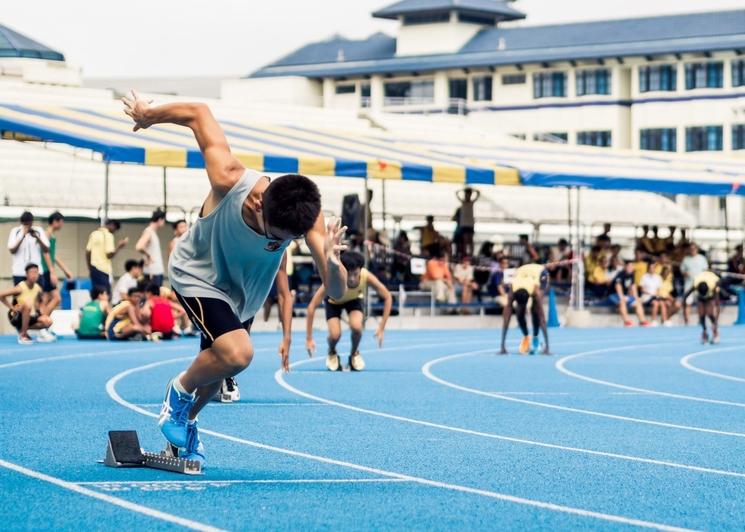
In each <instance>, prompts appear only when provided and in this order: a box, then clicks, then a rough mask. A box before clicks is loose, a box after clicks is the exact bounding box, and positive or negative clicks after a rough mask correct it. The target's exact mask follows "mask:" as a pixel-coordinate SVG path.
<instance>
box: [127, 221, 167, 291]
mask: <svg viewBox="0 0 745 532" xmlns="http://www.w3.org/2000/svg"><path fill="white" fill-rule="evenodd" d="M165 223H166V213H165V212H163V211H162V210H160V209H156V210H155V211H153V215H152V216H151V217H150V223H149V224H148V226H147V227H146V228H145V230H144V231H142V235H141V236H140V239H139V240H138V241H137V244H135V249H136V250H137V251H139V252H140V253H141V254H142V255H143V256H144V259H145V268H144V270H143V271H144V273H145V276H146V277H147V279H148V281H149V282H150V283H152V284H155V285H158V286H159V287H160V286H163V274H164V272H165V267H164V266H163V251H162V250H161V249H160V238H158V229H160V228H161V227H163V226H164V225H165Z"/></svg>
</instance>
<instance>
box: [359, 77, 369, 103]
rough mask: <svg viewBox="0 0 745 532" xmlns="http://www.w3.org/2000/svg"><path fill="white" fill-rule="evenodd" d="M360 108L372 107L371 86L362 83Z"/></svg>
mask: <svg viewBox="0 0 745 532" xmlns="http://www.w3.org/2000/svg"><path fill="white" fill-rule="evenodd" d="M360 106H362V107H370V84H369V83H360Z"/></svg>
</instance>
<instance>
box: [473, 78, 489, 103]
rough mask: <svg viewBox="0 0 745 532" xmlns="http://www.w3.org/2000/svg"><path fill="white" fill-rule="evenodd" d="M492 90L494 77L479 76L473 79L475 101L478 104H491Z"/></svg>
mask: <svg viewBox="0 0 745 532" xmlns="http://www.w3.org/2000/svg"><path fill="white" fill-rule="evenodd" d="M491 90H492V77H491V76H479V77H477V78H473V100H474V101H476V102H490V101H491Z"/></svg>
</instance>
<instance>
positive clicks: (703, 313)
mask: <svg viewBox="0 0 745 532" xmlns="http://www.w3.org/2000/svg"><path fill="white" fill-rule="evenodd" d="M720 292H721V279H720V278H719V276H718V275H717V274H716V273H714V272H712V271H708V270H707V271H704V272H701V273H700V274H698V275H697V276H696V277H695V278H694V279H693V285H691V287H690V288H689V289H688V291H687V292H686V293H685V295H684V296H683V301H686V300H687V299H688V297H689V296H690V295H691V294H695V296H696V301H697V303H698V319H699V323H700V324H701V328H702V329H703V331H702V333H701V343H702V344H705V343H707V342H709V341H711V343H712V344H718V343H719V313H720V311H721V303H720V301H719V294H720ZM706 318H709V321H711V336H709V332H708V329H707V328H706Z"/></svg>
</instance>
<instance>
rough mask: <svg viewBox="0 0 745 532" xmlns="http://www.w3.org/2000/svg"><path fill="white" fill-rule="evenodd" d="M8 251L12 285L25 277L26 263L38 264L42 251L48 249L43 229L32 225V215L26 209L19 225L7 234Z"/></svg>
mask: <svg viewBox="0 0 745 532" xmlns="http://www.w3.org/2000/svg"><path fill="white" fill-rule="evenodd" d="M8 251H10V254H11V255H12V256H13V259H12V265H11V266H12V270H13V271H12V275H13V285H14V286H18V283H20V282H22V281H24V280H25V279H26V277H27V275H26V266H27V265H28V264H36V265H40V264H41V261H42V253H47V252H48V251H49V240H47V235H46V233H44V229H42V228H41V227H39V226H37V225H34V215H33V214H31V213H30V212H28V211H25V212H24V213H23V214H21V225H19V226H18V227H15V228H13V229H11V230H10V234H9V235H8Z"/></svg>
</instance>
